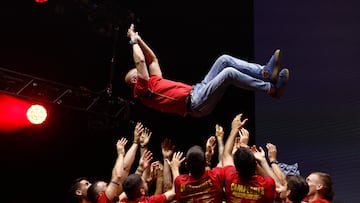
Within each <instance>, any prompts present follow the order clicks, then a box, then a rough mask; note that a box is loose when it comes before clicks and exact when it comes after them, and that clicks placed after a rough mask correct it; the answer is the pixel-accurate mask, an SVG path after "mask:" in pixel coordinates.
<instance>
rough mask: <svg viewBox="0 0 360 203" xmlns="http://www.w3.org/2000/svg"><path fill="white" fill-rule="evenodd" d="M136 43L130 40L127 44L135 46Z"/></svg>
mask: <svg viewBox="0 0 360 203" xmlns="http://www.w3.org/2000/svg"><path fill="white" fill-rule="evenodd" d="M137 43H138V42H137V40H130V41H129V44H130V45H134V44H137Z"/></svg>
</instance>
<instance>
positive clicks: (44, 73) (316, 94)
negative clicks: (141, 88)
mask: <svg viewBox="0 0 360 203" xmlns="http://www.w3.org/2000/svg"><path fill="white" fill-rule="evenodd" d="M358 10H359V3H358V2H357V1H354V0H349V1H331V2H327V3H326V4H324V3H320V2H309V3H307V2H288V1H275V2H274V1H269V2H267V1H254V2H253V1H237V2H236V1H230V0H225V1H221V2H215V3H206V4H203V5H194V2H191V1H181V2H169V3H165V4H164V3H162V4H160V3H154V2H149V1H121V2H120V1H110V0H108V1H81V0H79V1H70V0H68V1H49V2H48V3H47V4H45V5H35V4H34V3H32V1H28V2H24V3H22V2H8V3H6V4H4V5H2V7H1V12H0V17H1V19H0V23H1V25H2V28H1V36H0V37H1V46H0V59H1V60H0V67H2V68H6V69H11V70H14V71H19V72H21V73H26V74H30V75H34V76H37V77H40V78H45V79H48V80H50V81H57V82H60V83H64V84H67V85H71V86H73V87H79V86H84V87H87V88H88V89H90V90H92V91H95V92H99V93H103V92H104V90H105V89H106V87H107V85H108V84H109V83H111V84H113V91H114V95H117V96H120V97H121V98H124V99H129V100H130V101H132V97H131V94H130V92H129V90H128V89H127V88H126V87H125V85H124V83H123V76H124V74H125V72H126V71H127V70H128V69H129V68H130V67H131V66H132V58H131V49H130V47H129V45H128V39H127V38H126V31H127V27H128V25H129V23H130V22H135V24H136V27H137V29H138V31H139V32H140V34H141V35H142V36H143V38H144V39H145V40H146V41H147V42H148V43H149V44H150V46H151V47H152V48H153V49H154V50H155V52H156V53H157V55H158V57H159V60H160V63H161V65H162V68H163V73H164V76H165V77H167V78H172V79H176V80H179V81H183V82H187V83H195V82H197V81H200V80H201V79H202V77H203V76H204V74H205V73H206V72H207V70H208V68H209V66H210V65H211V64H212V62H213V61H214V60H215V58H216V57H217V56H219V55H221V54H223V53H229V54H231V55H234V56H237V57H239V58H243V59H246V60H249V61H256V62H258V63H265V62H266V61H267V60H268V58H269V57H270V55H271V54H272V53H273V51H274V50H275V49H276V48H280V49H281V50H282V53H283V65H284V66H287V67H288V68H289V69H290V82H289V84H288V86H287V90H286V92H285V95H284V97H283V98H281V99H280V100H273V99H272V98H270V97H268V96H267V95H263V94H261V93H256V94H255V95H254V94H253V93H251V92H247V91H238V90H235V89H233V88H231V89H230V90H229V91H228V92H226V94H225V97H224V99H223V100H222V102H220V104H219V105H218V107H217V109H215V111H214V113H213V114H211V115H210V116H207V117H205V118H200V119H191V118H180V117H178V116H175V115H168V114H161V113H158V112H155V111H153V110H151V109H147V108H144V107H143V106H142V105H140V104H138V103H137V102H136V101H132V102H134V105H132V106H131V116H130V117H128V118H127V119H124V120H115V121H114V122H110V124H109V122H108V121H109V120H106V119H104V118H103V117H101V116H93V115H89V114H88V113H87V112H82V111H74V110H71V109H67V108H63V107H61V106H51V115H52V116H49V119H48V120H47V121H46V125H42V126H36V127H31V128H27V129H22V130H19V131H17V132H14V133H6V134H5V133H2V136H1V138H0V139H1V140H0V144H1V146H0V149H1V151H0V154H1V157H0V160H1V180H2V182H3V184H4V185H5V188H6V189H5V190H3V192H2V194H3V197H4V196H5V198H4V200H3V201H4V202H50V201H53V202H54V201H55V202H65V201H66V200H67V198H66V191H67V189H68V185H69V184H70V182H71V181H72V180H73V179H75V178H76V177H78V176H88V177H90V178H91V179H93V180H96V179H99V178H104V179H108V178H109V176H110V171H111V168H112V166H113V161H114V159H115V154H116V152H115V143H116V140H117V139H118V138H120V137H122V136H126V137H128V138H129V139H130V140H131V137H132V130H133V126H134V122H136V121H142V122H144V124H145V125H146V126H148V127H149V128H150V129H151V130H152V131H153V137H152V139H151V143H150V144H151V147H152V148H153V149H154V150H153V151H154V153H155V159H159V158H161V157H160V156H159V155H158V154H159V147H160V142H161V140H162V139H163V138H164V137H170V138H171V139H172V140H173V141H174V143H175V145H176V147H177V149H179V150H184V151H185V150H186V149H187V147H188V146H190V145H193V144H200V145H203V144H204V142H205V140H206V138H207V137H208V136H209V135H211V134H213V132H214V125H215V124H216V123H220V124H222V125H223V126H224V127H225V130H228V129H229V128H230V121H231V120H232V118H233V116H234V115H235V114H237V113H238V112H244V113H245V115H246V116H247V117H249V119H250V122H249V126H248V127H249V130H250V131H251V133H252V135H256V136H254V137H252V142H253V143H256V144H257V145H259V146H263V147H264V146H265V143H266V142H272V143H274V144H276V145H277V146H278V150H279V156H278V157H279V161H280V162H284V163H288V164H293V163H298V164H299V169H300V171H301V174H302V175H304V176H307V175H308V173H310V172H311V171H324V172H328V173H330V175H331V176H332V177H333V181H334V188H335V192H336V196H337V197H336V199H338V200H343V201H344V202H357V200H359V199H360V196H359V193H358V192H357V191H356V187H355V185H356V183H358V182H360V180H359V176H358V171H359V169H360V167H359V166H360V163H359V160H360V159H359V158H360V157H359V153H358V148H359V144H358V143H359V130H360V129H359V126H360V123H359V121H360V118H359V112H360V111H359V110H360V108H359V107H360V105H359V98H360V95H359V91H358V88H357V86H356V84H357V81H358V80H359V75H360V74H359V67H358V62H357V59H358V54H359V53H360V52H359V47H360V46H359V45H360V43H359V37H358V36H359V34H360V33H359V32H360V30H359V29H360V28H359V25H360V22H359V21H360V16H359V15H360V14H359V12H358ZM114 25H116V26H118V28H119V32H118V33H119V34H118V35H116V34H114V33H116V32H114V28H113V27H111V26H114ZM116 26H115V27H116ZM115 36H118V40H117V41H116V40H115V39H116V37H115ZM114 41H116V43H115V42H114ZM114 50H115V52H114ZM114 53H115V55H116V65H115V67H116V68H115V69H114V73H113V74H111V73H112V70H113V69H112V65H111V63H110V61H111V57H112V56H113V54H114ZM134 165H136V163H135V164H134Z"/></svg>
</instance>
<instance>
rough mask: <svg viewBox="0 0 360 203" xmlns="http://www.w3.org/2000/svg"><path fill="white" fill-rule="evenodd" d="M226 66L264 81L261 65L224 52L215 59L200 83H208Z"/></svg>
mask: <svg viewBox="0 0 360 203" xmlns="http://www.w3.org/2000/svg"><path fill="white" fill-rule="evenodd" d="M227 67H233V68H235V69H236V70H238V71H240V72H241V73H244V74H247V75H249V76H252V77H254V78H257V79H261V80H265V81H266V78H264V76H263V68H264V66H263V65H259V64H256V63H249V62H247V61H244V60H241V59H238V58H235V57H233V56H230V55H226V54H224V55H222V56H220V57H219V58H217V59H216V61H215V63H214V64H213V65H212V67H211V69H210V71H209V72H208V73H207V75H206V76H205V78H204V80H203V81H202V83H205V84H206V83H208V82H209V81H211V80H212V79H213V78H214V77H215V76H217V75H218V74H219V73H220V72H221V71H222V70H223V69H224V68H227Z"/></svg>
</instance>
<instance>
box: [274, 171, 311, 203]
mask: <svg viewBox="0 0 360 203" xmlns="http://www.w3.org/2000/svg"><path fill="white" fill-rule="evenodd" d="M308 192H309V185H308V184H307V183H306V180H305V178H304V177H302V176H300V175H288V176H286V184H285V186H284V187H283V189H282V190H281V191H280V198H281V199H282V200H283V201H284V202H287V203H301V201H302V200H303V199H304V198H305V197H306V195H307V194H308Z"/></svg>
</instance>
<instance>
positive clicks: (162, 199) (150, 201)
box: [120, 194, 166, 203]
mask: <svg viewBox="0 0 360 203" xmlns="http://www.w3.org/2000/svg"><path fill="white" fill-rule="evenodd" d="M125 202H127V203H166V196H165V195H164V194H160V195H153V196H150V197H147V196H142V197H139V198H137V199H136V200H134V201H129V200H128V199H127V198H124V199H121V200H120V203H125Z"/></svg>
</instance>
